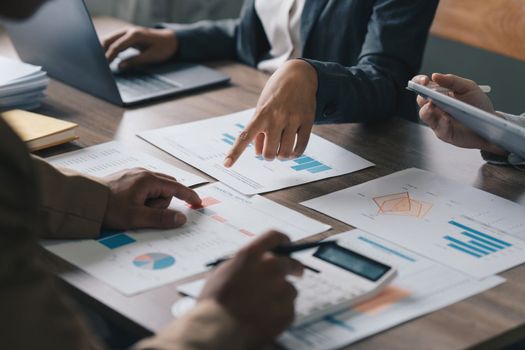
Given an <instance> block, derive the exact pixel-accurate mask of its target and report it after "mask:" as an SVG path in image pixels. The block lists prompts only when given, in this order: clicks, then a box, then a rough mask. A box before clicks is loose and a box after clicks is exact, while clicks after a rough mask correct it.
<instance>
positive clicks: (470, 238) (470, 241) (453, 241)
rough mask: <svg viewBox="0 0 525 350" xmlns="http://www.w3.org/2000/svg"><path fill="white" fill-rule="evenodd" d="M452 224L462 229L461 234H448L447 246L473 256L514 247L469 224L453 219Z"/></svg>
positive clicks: (446, 237)
mask: <svg viewBox="0 0 525 350" xmlns="http://www.w3.org/2000/svg"><path fill="white" fill-rule="evenodd" d="M448 223H449V224H450V225H452V226H454V227H455V228H457V229H460V231H461V232H460V233H459V235H455V236H456V237H454V236H452V235H446V236H444V237H443V238H444V239H445V240H446V241H447V242H448V244H447V246H448V247H450V248H452V249H455V250H456V251H458V252H461V253H463V254H467V255H469V256H471V257H475V258H478V259H479V258H482V257H485V256H488V255H490V254H494V253H497V252H500V251H502V250H504V249H507V248H509V247H512V244H510V243H508V242H505V241H504V240H501V239H499V238H496V237H494V236H492V235H490V234H488V233H485V232H481V231H479V230H476V229H473V228H471V227H469V226H468V225H465V224H463V223H460V222H457V221H455V220H451V221H449V222H448Z"/></svg>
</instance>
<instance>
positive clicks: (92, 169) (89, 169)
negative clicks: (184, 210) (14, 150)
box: [46, 141, 208, 186]
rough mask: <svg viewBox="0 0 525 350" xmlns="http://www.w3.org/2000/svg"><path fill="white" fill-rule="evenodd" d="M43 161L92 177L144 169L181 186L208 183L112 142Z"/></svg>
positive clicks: (199, 177)
mask: <svg viewBox="0 0 525 350" xmlns="http://www.w3.org/2000/svg"><path fill="white" fill-rule="evenodd" d="M46 160H47V161H48V162H50V163H51V164H53V165H55V166H60V167H64V168H68V169H72V170H75V171H78V172H80V173H83V174H86V175H91V176H96V177H104V176H107V175H110V174H113V173H116V172H118V171H121V170H126V169H132V168H144V169H147V170H150V171H153V172H158V173H163V174H166V175H170V176H173V177H174V178H176V179H177V181H178V182H180V183H181V184H183V185H185V186H194V185H198V184H203V183H206V182H208V181H207V180H206V179H204V178H203V177H201V176H198V175H195V174H192V173H190V172H188V171H185V170H182V169H179V168H177V167H175V166H173V165H170V164H168V163H166V162H164V161H162V160H160V159H157V158H155V157H152V156H150V155H149V154H146V153H144V152H140V151H137V150H132V149H129V148H128V147H126V146H124V145H123V144H121V143H119V142H116V141H111V142H107V143H103V144H100V145H96V146H91V147H86V148H82V149H80V150H78V151H73V152H69V153H65V154H61V155H58V156H54V157H50V158H47V159H46Z"/></svg>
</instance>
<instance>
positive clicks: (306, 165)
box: [292, 160, 323, 171]
mask: <svg viewBox="0 0 525 350" xmlns="http://www.w3.org/2000/svg"><path fill="white" fill-rule="evenodd" d="M320 165H323V163H321V162H318V161H316V160H314V161H313V162H309V163H304V164H299V165H294V166H292V169H293V170H297V171H300V170H306V169H310V168H315V167H318V166H320Z"/></svg>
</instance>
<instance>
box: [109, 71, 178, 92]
mask: <svg viewBox="0 0 525 350" xmlns="http://www.w3.org/2000/svg"><path fill="white" fill-rule="evenodd" d="M115 81H116V82H117V86H118V89H119V91H120V94H121V95H122V96H123V97H124V96H126V97H130V98H134V97H141V96H147V95H151V94H156V93H159V92H163V91H167V90H171V91H173V90H174V89H175V88H178V87H179V85H176V84H172V83H169V82H167V81H165V80H162V79H160V78H158V77H157V76H155V75H153V74H149V73H144V72H133V73H127V74H122V73H120V74H115Z"/></svg>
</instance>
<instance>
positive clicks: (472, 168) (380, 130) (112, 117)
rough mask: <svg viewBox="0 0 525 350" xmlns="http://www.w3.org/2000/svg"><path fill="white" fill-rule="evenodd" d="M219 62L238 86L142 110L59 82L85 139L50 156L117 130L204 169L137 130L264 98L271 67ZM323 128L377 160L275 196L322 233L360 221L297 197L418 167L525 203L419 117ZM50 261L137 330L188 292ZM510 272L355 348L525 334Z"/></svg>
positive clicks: (59, 100)
mask: <svg viewBox="0 0 525 350" xmlns="http://www.w3.org/2000/svg"><path fill="white" fill-rule="evenodd" d="M121 25H122V22H118V21H115V20H112V19H108V18H99V19H97V20H96V27H97V28H98V30H99V31H100V32H101V33H107V32H108V31H112V30H114V29H115V28H118V27H120V26H121ZM0 53H1V54H6V55H13V54H14V51H13V50H12V48H11V47H10V43H9V41H8V39H7V38H6V37H5V35H3V36H0ZM212 66H213V67H215V68H217V69H219V70H220V71H222V72H224V73H226V74H228V75H229V76H231V78H232V84H231V86H228V87H222V88H217V89H210V90H207V91H204V92H201V93H196V94H190V95H186V96H182V97H179V98H176V99H173V100H165V101H162V102H159V103H155V104H150V105H145V106H141V107H137V108H134V109H123V108H120V107H116V106H113V105H110V104H108V103H106V102H104V101H101V100H99V99H96V98H94V97H91V96H89V95H87V94H85V93H82V92H80V91H77V90H75V89H73V88H70V87H68V86H65V85H63V84H61V83H58V82H55V81H53V82H51V84H50V86H49V90H48V92H47V95H48V97H47V99H46V102H45V103H44V105H43V107H42V108H41V109H40V112H42V113H45V114H49V115H52V116H57V117H60V118H63V119H65V120H69V121H73V122H76V123H78V124H80V128H79V135H80V140H79V141H78V142H76V143H75V144H71V145H65V146H61V147H58V148H54V149H52V150H50V151H47V152H43V153H42V155H44V156H47V155H51V154H57V153H62V152H65V151H69V150H72V149H74V148H78V147H80V146H89V145H94V144H98V143H101V142H105V141H109V140H113V139H116V140H119V141H121V142H123V143H125V144H127V145H129V146H131V147H137V148H140V149H141V150H143V151H145V152H148V153H151V154H153V155H155V156H157V157H159V158H161V159H163V160H165V161H167V162H169V163H172V164H174V165H176V166H179V167H181V168H183V169H186V170H191V171H194V172H197V171H196V170H195V169H193V168H191V167H189V166H188V165H186V164H184V163H182V162H180V161H178V160H177V159H175V158H172V157H170V156H168V155H166V154H165V153H163V152H161V151H160V150H158V149H156V148H155V147H153V146H151V145H149V144H147V143H146V142H144V141H142V140H140V139H138V138H137V137H136V136H135V134H136V133H137V132H139V131H143V130H147V129H153V128H159V127H163V126H168V125H173V124H178V123H184V122H189V121H192V120H198V119H203V118H208V117H213V116H218V115H222V114H226V113H231V112H235V111H239V110H242V109H245V108H249V107H253V106H255V104H256V101H257V98H258V94H259V92H260V91H261V89H262V87H263V85H264V83H265V82H266V80H267V75H265V74H263V73H260V72H257V71H255V70H254V69H251V68H249V67H246V66H242V65H239V64H235V63H216V64H212ZM314 132H315V133H316V134H318V135H320V136H322V137H325V138H327V139H329V140H331V141H333V142H335V143H337V144H339V145H340V146H342V147H345V148H347V149H349V150H351V151H352V152H355V153H357V154H359V155H360V156H363V157H365V158H366V159H369V160H370V161H372V162H374V163H376V164H377V165H376V166H375V167H373V168H370V169H366V170H364V171H360V172H357V173H354V174H350V175H347V176H341V177H337V178H333V179H329V180H326V181H320V182H316V183H312V184H308V185H304V186H300V187H295V188H291V189H287V190H283V191H278V192H274V193H271V194H268V195H267V196H266V197H268V198H270V199H272V200H274V201H277V202H279V203H282V204H284V205H287V206H288V207H290V208H292V209H294V210H297V211H299V212H302V213H305V214H307V215H309V216H311V217H313V218H316V219H318V220H320V221H323V222H325V223H327V224H330V225H332V226H333V229H332V230H331V231H330V232H328V233H326V234H324V235H323V236H328V235H331V234H334V233H338V232H343V231H345V230H349V229H351V227H350V226H347V225H345V224H342V223H340V222H338V221H335V220H333V219H330V218H328V217H326V216H323V215H321V214H319V213H316V212H314V211H311V210H309V209H307V208H305V207H302V206H300V205H298V204H297V203H299V202H301V201H303V200H307V199H311V198H314V197H317V196H320V195H323V194H327V193H330V192H333V191H336V190H340V189H343V188H346V187H349V186H353V185H356V184H359V183H362V182H364V181H367V180H371V179H374V178H377V177H380V176H384V175H387V174H390V173H393V172H395V171H399V170H402V169H405V168H409V167H418V168H421V169H426V170H430V171H433V172H435V173H438V174H441V175H443V176H447V177H449V178H453V179H456V180H457V181H459V182H461V183H464V184H465V186H474V187H478V188H481V189H483V190H486V191H489V192H492V193H494V194H497V195H499V196H501V197H504V198H507V199H510V200H512V201H515V202H518V203H521V204H525V174H524V173H523V172H520V171H519V170H516V169H513V168H509V167H498V166H492V165H487V164H485V163H484V162H483V160H482V159H481V157H480V155H479V152H476V151H472V150H461V149H458V148H455V147H452V146H450V145H447V144H444V143H442V142H440V141H439V140H437V139H436V138H435V137H434V135H433V133H432V132H431V131H430V130H428V129H427V128H425V127H422V126H420V125H416V124H412V123H409V122H407V121H404V120H401V119H392V120H389V121H386V122H382V123H380V124H376V125H351V124H344V125H337V126H334V125H332V126H316V127H315V128H314ZM201 175H203V174H201ZM204 176H206V175H204ZM316 238H319V237H316ZM50 260H51V261H52V262H53V265H54V266H55V267H56V271H57V273H60V275H61V277H62V278H63V279H64V280H65V281H66V282H67V285H68V286H69V287H71V290H72V291H73V293H74V294H75V295H76V296H77V297H78V298H81V299H82V301H83V302H85V303H89V304H91V305H92V306H93V307H94V308H96V309H98V310H99V311H101V312H104V314H105V316H106V317H108V318H111V319H112V320H113V321H115V322H118V323H119V324H121V325H122V326H124V327H126V328H128V329H130V330H133V331H134V332H136V333H137V334H140V335H147V334H149V332H154V331H155V330H158V329H159V328H161V327H162V326H163V325H164V324H166V323H167V322H169V321H170V320H171V318H172V317H171V314H170V307H171V305H172V304H173V302H174V301H175V300H176V299H177V298H179V296H178V294H177V292H176V288H175V287H176V284H175V283H173V284H170V285H167V286H164V287H161V288H157V289H154V290H151V291H149V292H145V293H142V294H139V295H137V296H133V297H126V296H123V295H121V294H120V293H119V292H117V291H115V290H114V289H112V288H110V287H109V286H107V285H105V284H103V283H101V282H99V281H98V280H96V279H95V278H93V277H91V276H90V275H88V274H86V273H84V272H82V271H80V270H78V269H77V268H75V267H73V266H71V265H69V264H67V263H65V262H64V261H62V260H60V259H58V258H56V257H50ZM503 276H504V277H506V278H507V279H508V282H507V283H505V284H503V285H501V286H499V287H497V288H494V289H491V290H489V291H487V292H485V293H482V294H479V295H476V296H474V297H472V298H469V299H466V300H464V301H462V302H460V303H457V304H454V305H452V306H449V307H447V308H445V309H442V310H439V311H437V312H434V313H432V314H430V315H427V316H424V317H420V318H418V319H416V320H413V321H411V322H408V323H406V324H403V325H400V326H398V327H395V328H393V329H390V330H388V331H385V332H383V333H380V334H378V335H375V336H373V337H370V338H368V339H365V340H363V341H361V342H359V343H356V344H353V345H352V346H351V348H352V349H385V348H388V349H407V348H417V349H460V348H467V347H479V348H489V347H496V346H498V347H499V346H501V345H504V344H509V343H512V342H514V341H515V340H517V339H519V338H520V337H523V336H524V335H525V266H521V267H518V268H515V269H513V270H511V271H508V272H506V273H504V274H503ZM179 283H180V282H179Z"/></svg>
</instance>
